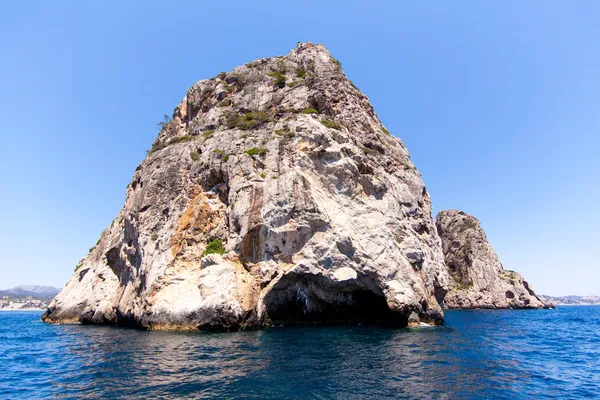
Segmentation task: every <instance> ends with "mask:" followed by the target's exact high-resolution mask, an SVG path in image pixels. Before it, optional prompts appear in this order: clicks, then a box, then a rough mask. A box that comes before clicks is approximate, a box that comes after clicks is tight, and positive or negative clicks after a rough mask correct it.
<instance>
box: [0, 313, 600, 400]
mask: <svg viewBox="0 0 600 400" xmlns="http://www.w3.org/2000/svg"><path fill="white" fill-rule="evenodd" d="M38 318H39V315H38V314H36V313H0V361H2V364H3V365H4V366H5V367H6V369H5V372H6V374H4V375H5V378H2V379H0V398H32V397H34V398H40V397H50V398H52V397H58V398H69V397H86V398H117V397H119V398H121V397H128V398H149V397H152V398H169V399H172V398H200V397H218V398H223V397H226V398H231V397H246V398H282V397H287V398H357V399H358V398H361V399H362V398H369V397H370V398H381V397H389V398H399V397H406V398H436V399H455V398H523V397H524V398H532V397H535V398H544V397H547V398H556V397H569V398H583V397H585V396H594V395H598V394H599V393H600V350H599V348H598V344H600V324H598V323H588V324H585V325H581V326H578V329H576V330H575V329H572V328H573V321H575V320H577V319H581V320H585V321H590V320H592V321H600V307H570V308H566V307H565V308H559V309H558V310H556V311H553V310H537V311H449V312H447V324H446V326H445V327H438V328H419V329H379V328H372V327H360V326H357V327H307V328H273V329H265V330H261V331H250V332H236V333H210V334H209V333H172V332H146V331H136V330H132V329H119V328H111V327H94V326H59V325H47V324H42V323H40V322H38Z"/></svg>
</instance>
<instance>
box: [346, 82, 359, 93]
mask: <svg viewBox="0 0 600 400" xmlns="http://www.w3.org/2000/svg"><path fill="white" fill-rule="evenodd" d="M349 82H350V85H352V87H353V88H354V89H356V90H358V91H360V89H359V88H358V87H357V86H356V85H355V84H354V82H352V81H349Z"/></svg>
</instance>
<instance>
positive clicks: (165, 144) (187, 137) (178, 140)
mask: <svg viewBox="0 0 600 400" xmlns="http://www.w3.org/2000/svg"><path fill="white" fill-rule="evenodd" d="M195 138H196V136H192V135H185V136H176V137H172V138H171V139H169V140H166V141H163V142H158V143H157V144H156V145H155V146H153V147H152V149H150V151H149V152H148V154H152V153H154V152H155V151H159V150H162V149H164V148H165V147H168V146H170V145H172V144H177V143H182V142H187V141H190V140H193V139H195Z"/></svg>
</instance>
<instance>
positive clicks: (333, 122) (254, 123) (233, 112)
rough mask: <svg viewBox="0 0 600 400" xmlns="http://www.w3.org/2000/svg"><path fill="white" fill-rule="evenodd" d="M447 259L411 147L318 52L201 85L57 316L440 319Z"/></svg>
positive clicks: (114, 319) (185, 321)
mask: <svg viewBox="0 0 600 400" xmlns="http://www.w3.org/2000/svg"><path fill="white" fill-rule="evenodd" d="M221 247H222V248H221ZM207 253H210V254H207ZM443 263H444V259H443V254H442V250H441V242H440V239H439V237H438V235H437V233H436V228H435V224H434V221H433V219H432V217H431V202H430V198H429V195H428V193H427V191H426V189H425V186H424V185H423V182H422V180H421V176H420V174H419V172H418V171H417V170H416V168H415V167H414V165H413V164H412V163H411V162H410V159H409V154H408V151H407V149H406V147H405V146H404V144H403V143H402V142H401V141H400V140H399V139H397V138H395V137H393V136H391V135H389V134H388V133H387V130H385V128H384V127H383V126H382V124H381V122H380V121H379V119H378V118H377V115H376V114H375V112H374V110H373V107H372V106H371V104H370V103H369V100H368V98H367V97H366V96H365V95H364V94H362V93H361V92H360V91H359V90H358V89H357V88H356V87H354V85H353V84H352V83H351V82H350V81H349V80H348V79H347V78H346V76H345V75H344V73H343V71H342V69H341V66H340V64H339V62H337V61H336V60H335V59H333V58H332V57H331V55H330V54H329V52H328V51H327V49H326V48H325V47H324V46H322V45H313V44H311V43H304V44H299V45H298V46H297V47H296V48H295V49H293V50H292V51H291V52H290V53H289V54H288V55H287V56H283V57H274V58H269V59H261V60H257V61H254V62H252V63H249V64H246V65H244V66H240V67H237V68H235V69H234V70H233V71H232V72H230V73H221V74H219V75H218V76H217V77H216V78H213V79H210V80H203V81H199V82H198V83H196V84H195V85H193V86H192V87H191V88H190V89H189V90H188V92H187V94H186V96H185V97H184V99H183V100H182V102H181V103H180V104H179V105H178V106H177V107H176V108H175V111H174V113H173V117H172V120H170V121H167V123H166V124H165V126H164V127H163V129H162V130H161V132H160V134H159V135H158V137H157V139H156V140H155V142H154V143H153V145H152V149H151V151H150V152H149V154H148V156H147V158H146V159H145V160H143V161H142V163H141V164H140V165H139V167H138V168H137V169H136V171H135V173H134V175H133V179H132V182H131V184H130V185H129V186H128V188H127V194H126V201H125V206H124V207H123V209H122V210H121V211H120V212H119V214H118V216H117V218H116V219H115V220H114V221H113V222H112V224H111V225H110V226H109V227H108V228H107V229H106V230H105V231H104V232H103V233H102V235H101V238H100V241H99V243H98V244H97V245H96V246H95V247H94V248H93V249H92V250H91V251H90V253H89V254H88V255H87V256H85V257H84V258H83V259H82V260H81V262H80V263H79V264H78V266H77V268H76V270H75V272H74V274H73V276H72V277H71V279H70V281H69V282H68V283H67V285H66V286H65V288H64V289H63V290H62V292H61V293H60V294H59V295H58V296H57V297H56V298H55V299H54V301H53V302H52V304H51V305H50V306H49V309H48V311H47V312H46V313H45V314H44V316H43V320H44V321H48V322H64V323H75V322H83V323H107V324H120V325H131V326H135V327H143V328H149V329H227V330H229V329H240V328H245V327H260V326H266V325H271V324H282V323H283V324H289V323H347V322H364V323H389V324H393V325H398V326H406V325H413V324H419V323H428V324H440V323H442V321H443V312H442V310H441V307H440V302H441V301H442V299H443V297H444V294H445V293H446V291H447V289H448V284H449V282H450V278H449V275H448V273H447V270H446V269H445V268H444V265H443Z"/></svg>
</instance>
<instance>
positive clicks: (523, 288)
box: [436, 210, 552, 308]
mask: <svg viewBox="0 0 600 400" xmlns="http://www.w3.org/2000/svg"><path fill="white" fill-rule="evenodd" d="M436 225H437V230H438V234H439V235H440V238H441V239H442V249H443V252H444V257H445V260H446V265H447V268H448V270H449V272H450V276H451V277H452V283H451V284H450V291H449V292H448V293H447V294H446V296H445V298H444V305H445V306H446V307H447V308H549V307H552V306H551V305H550V304H547V303H545V302H544V301H543V300H542V299H541V298H539V297H538V296H536V294H535V293H534V292H533V290H532V289H531V287H530V286H529V283H527V281H525V280H524V279H523V277H522V276H521V275H520V274H519V273H517V272H515V271H510V270H504V268H503V267H502V264H501V263H500V260H499V259H498V256H497V255H496V252H495V251H494V249H493V248H492V246H491V245H490V244H489V242H488V240H487V237H486V235H485V232H484V231H483V229H481V225H480V223H479V221H478V220H477V219H476V218H475V217H473V216H471V215H468V214H467V213H465V212H463V211H458V210H446V211H441V212H440V213H439V214H438V215H437V220H436Z"/></svg>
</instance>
